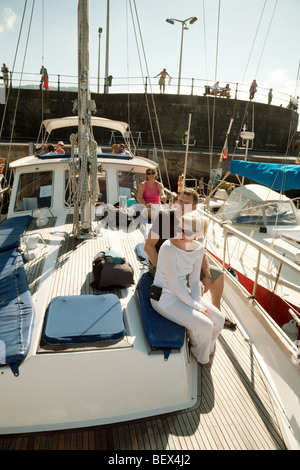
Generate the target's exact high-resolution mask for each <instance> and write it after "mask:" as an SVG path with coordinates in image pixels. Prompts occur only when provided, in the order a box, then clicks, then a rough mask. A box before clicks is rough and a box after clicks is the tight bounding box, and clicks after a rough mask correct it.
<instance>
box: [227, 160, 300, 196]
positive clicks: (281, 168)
mask: <svg viewBox="0 0 300 470" xmlns="http://www.w3.org/2000/svg"><path fill="white" fill-rule="evenodd" d="M229 171H230V172H231V173H233V174H235V175H239V176H245V177H246V178H248V179H249V180H251V181H255V182H256V183H260V184H263V185H264V186H268V187H269V188H272V189H274V190H275V191H276V190H279V191H287V190H288V189H300V165H287V164H278V163H260V162H259V163H258V162H245V161H242V160H232V162H231V163H230V166H229Z"/></svg>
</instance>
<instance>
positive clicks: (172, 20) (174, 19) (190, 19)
mask: <svg viewBox="0 0 300 470" xmlns="http://www.w3.org/2000/svg"><path fill="white" fill-rule="evenodd" d="M197 19H198V18H196V17H195V16H191V17H190V18H187V19H186V20H177V19H176V18H167V19H166V22H167V23H170V24H174V22H175V21H178V23H181V45H180V58H179V72H178V87H177V94H178V95H179V93H180V81H181V64H182V46H183V31H184V30H185V29H189V28H188V27H187V24H186V22H187V21H189V24H194V23H196V21H197Z"/></svg>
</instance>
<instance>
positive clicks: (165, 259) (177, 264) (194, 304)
mask: <svg viewBox="0 0 300 470" xmlns="http://www.w3.org/2000/svg"><path fill="white" fill-rule="evenodd" d="M203 232H204V223H203V219H202V217H201V216H200V214H198V213H197V212H195V211H193V212H192V213H191V212H190V213H188V214H185V215H183V217H182V233H180V234H177V237H176V238H172V239H170V240H167V241H165V242H164V243H163V245H162V246H161V248H160V250H159V255H158V262H157V268H156V273H155V278H154V285H155V286H159V287H161V288H162V292H161V296H160V298H159V300H154V299H153V298H151V304H152V306H153V308H154V309H155V310H156V311H157V312H158V313H160V314H161V315H163V316H164V317H166V318H168V319H169V320H172V321H173V322H175V323H178V324H179V325H182V326H184V327H185V328H186V329H187V330H188V334H189V339H190V342H191V351H192V353H193V355H194V356H195V357H196V359H197V361H198V362H199V363H200V364H202V365H210V355H211V354H213V353H214V349H215V343H216V340H217V337H218V335H219V333H220V331H221V330H222V328H223V325H224V316H223V315H222V313H221V312H220V310H219V309H217V308H216V307H215V306H213V305H212V304H211V303H210V302H208V301H207V300H205V299H203V298H202V297H201V284H200V281H199V279H200V270H201V265H202V258H203V253H204V249H203V246H202V244H201V243H200V242H198V241H196V238H199V237H201V236H203ZM187 275H189V287H188V285H187V280H186V276H187Z"/></svg>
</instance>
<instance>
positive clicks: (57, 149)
mask: <svg viewBox="0 0 300 470" xmlns="http://www.w3.org/2000/svg"><path fill="white" fill-rule="evenodd" d="M64 146H65V144H64V143H63V141H62V140H60V141H59V142H57V146H56V147H55V152H56V153H65V149H64Z"/></svg>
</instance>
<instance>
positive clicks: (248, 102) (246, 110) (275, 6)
mask: <svg viewBox="0 0 300 470" xmlns="http://www.w3.org/2000/svg"><path fill="white" fill-rule="evenodd" d="M266 3H267V0H265V2H264V5H263V8H262V11H261V14H260V18H259V22H258V25H257V28H256V32H255V35H254V39H253V43H252V47H251V51H250V54H249V57H248V61H247V64H246V68H245V72H244V76H243V79H242V83H243V82H244V79H245V75H246V72H247V69H248V65H249V61H250V58H251V55H252V52H253V48H254V44H255V41H256V38H257V34H258V31H259V28H260V25H261V21H262V17H263V14H264V11H265V7H266ZM277 3H278V0H276V3H275V5H274V8H273V13H272V15H271V19H270V22H269V27H268V29H267V33H266V36H265V40H264V44H263V48H262V52H261V55H260V58H259V61H258V65H257V68H256V75H257V73H258V70H259V66H260V63H261V59H262V56H263V52H264V49H265V45H266V42H267V38H268V35H269V32H270V28H271V25H272V22H273V18H274V14H275V11H276V8H277ZM250 101H251V100H250V99H249V100H248V101H247V104H246V107H245V111H244V115H243V118H242V120H241V125H240V128H239V131H238V134H237V136H238V137H239V135H240V133H241V131H242V127H243V125H244V120H245V117H246V115H247V112H248V107H249V104H250ZM236 106H237V103H235V106H234V112H233V115H235V111H236ZM253 112H254V105H253ZM252 130H254V128H253V127H252ZM236 141H238V139H236ZM236 149H237V146H236V147H235V149H234V152H233V158H234V155H235V151H236Z"/></svg>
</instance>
